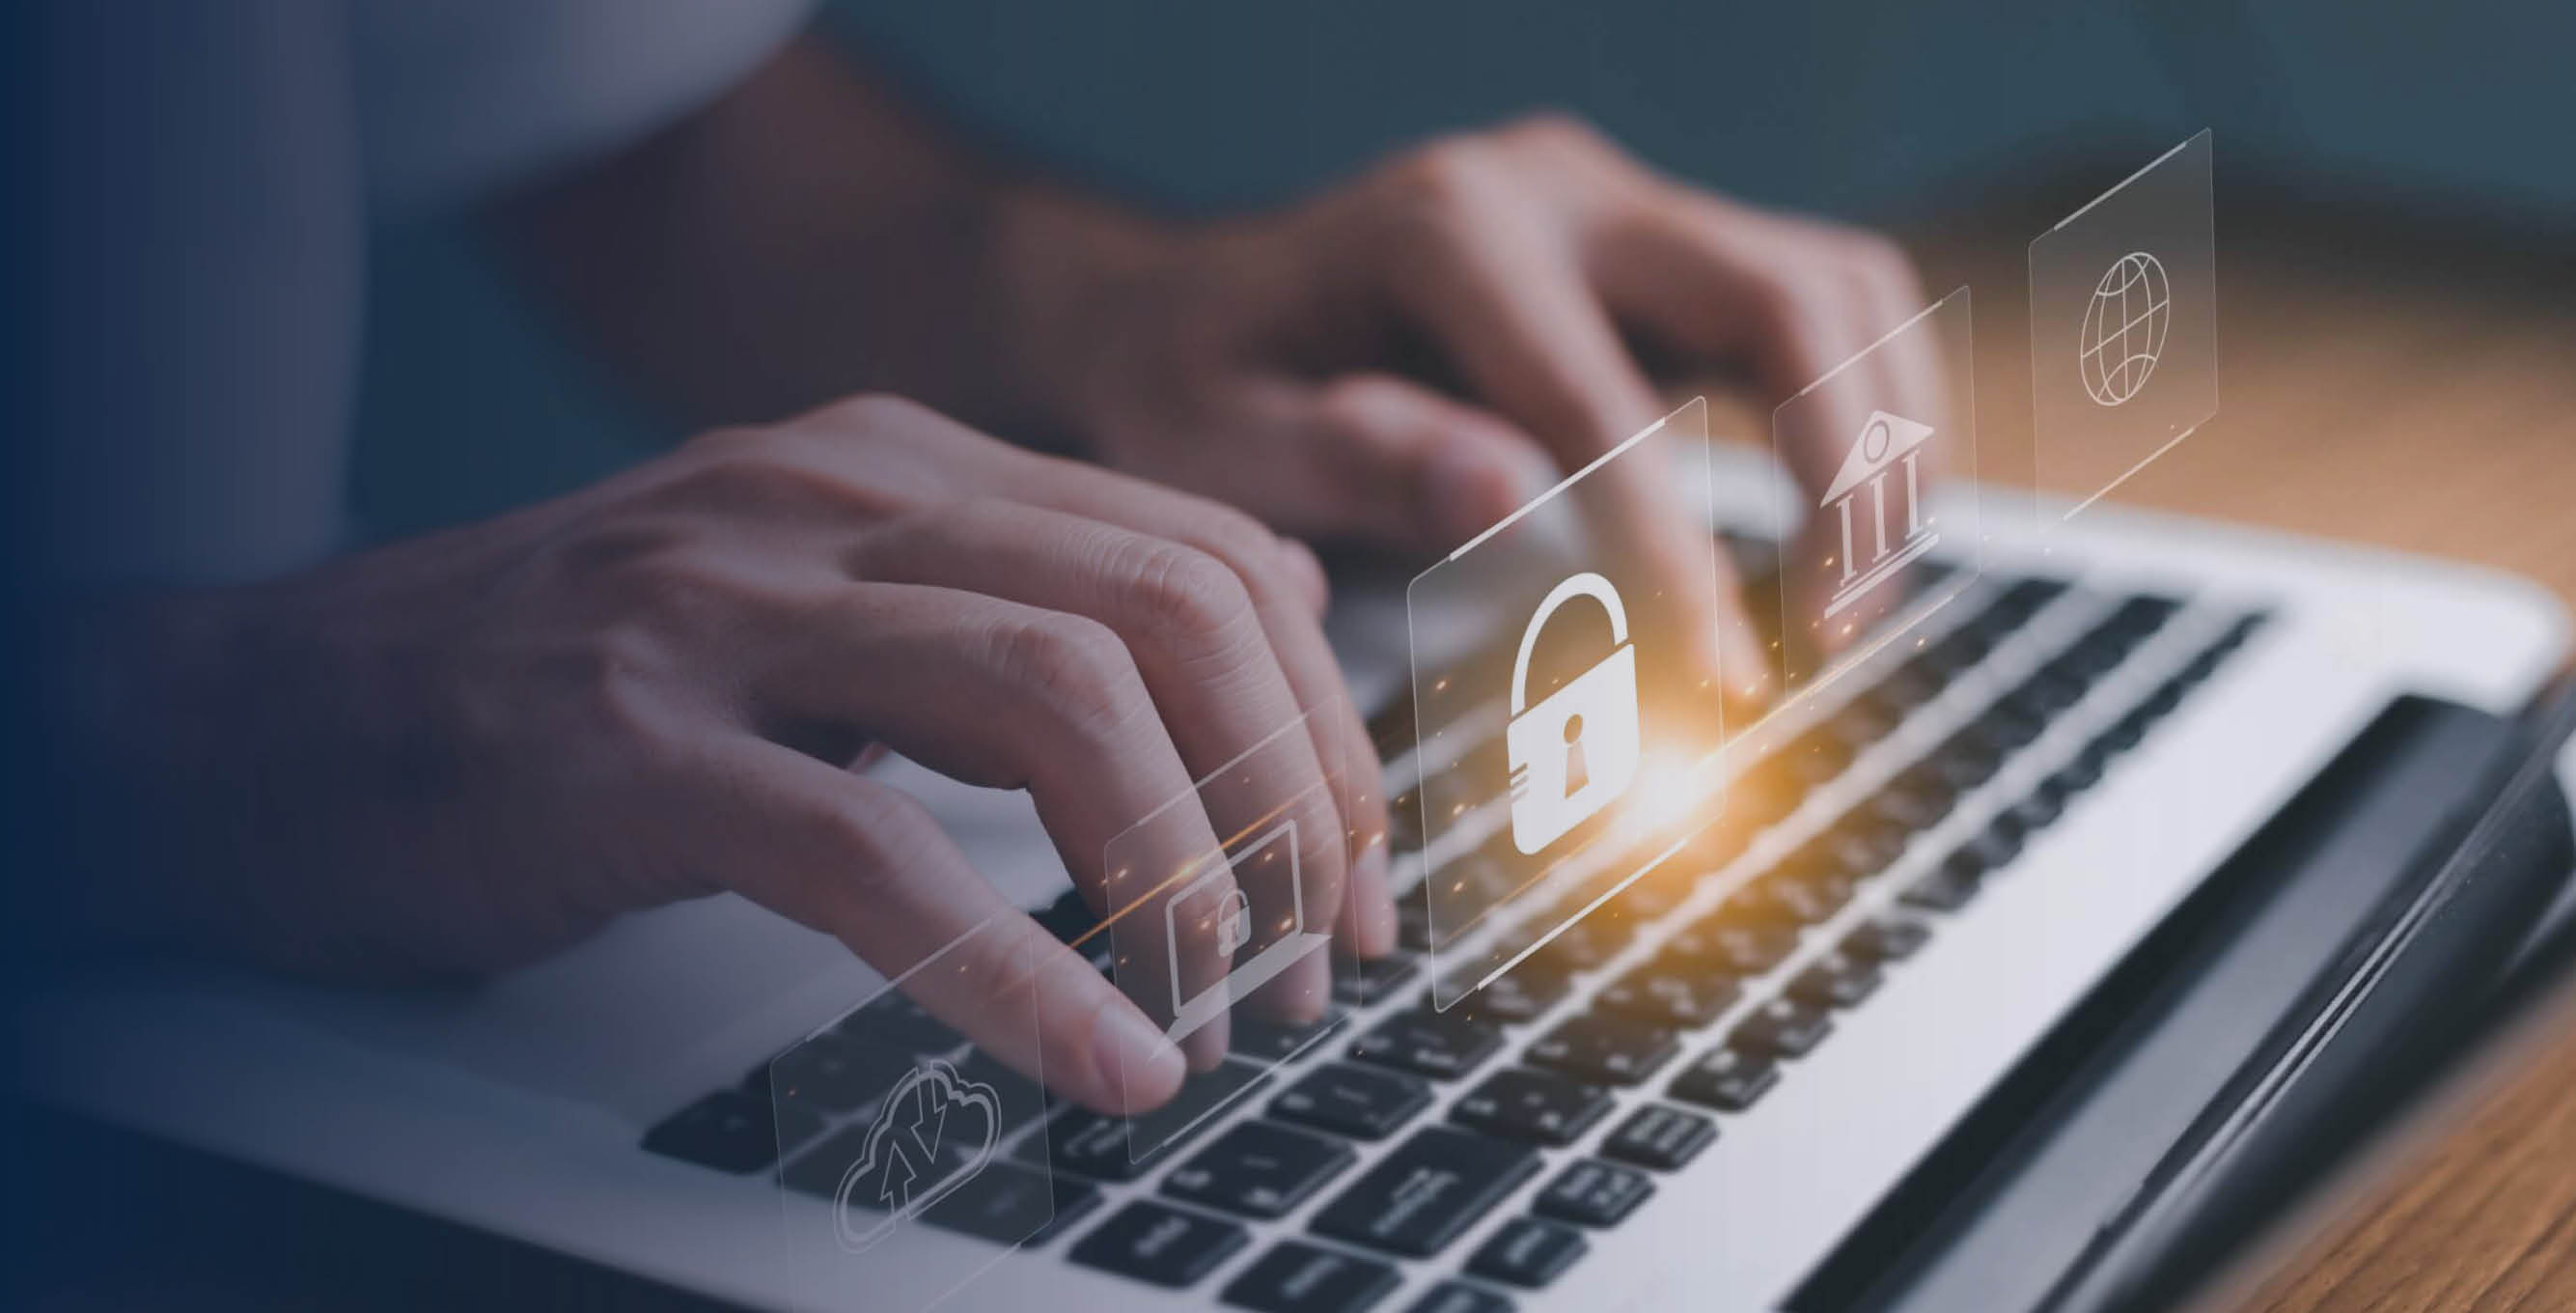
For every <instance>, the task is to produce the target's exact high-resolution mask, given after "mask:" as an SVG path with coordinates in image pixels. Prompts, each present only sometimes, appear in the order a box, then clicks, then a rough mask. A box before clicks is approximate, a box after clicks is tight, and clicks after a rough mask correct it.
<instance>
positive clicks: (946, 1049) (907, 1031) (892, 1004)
mask: <svg viewBox="0 0 2576 1313" xmlns="http://www.w3.org/2000/svg"><path fill="white" fill-rule="evenodd" d="M833 1029H834V1030H836V1031H838V1032H840V1034H841V1035H842V1036H843V1037H845V1038H848V1039H852V1040H857V1041H859V1042H861V1043H864V1044H872V1045H875V1046H877V1047H879V1048H885V1049H894V1050H897V1051H899V1052H903V1053H910V1054H915V1055H918V1056H921V1057H939V1056H944V1055H946V1054H951V1053H955V1052H956V1051H957V1050H959V1049H962V1048H964V1047H966V1037H965V1036H963V1035H960V1034H958V1033H957V1032H956V1031H955V1030H954V1029H952V1028H950V1026H949V1025H948V1023H947V1022H944V1021H941V1020H940V1019H939V1018H937V1017H934V1016H932V1015H930V1013H929V1011H928V1010H927V1009H925V1008H923V1007H922V1006H921V1005H920V1004H918V1003H915V1002H913V1001H912V999H911V998H910V997H909V996H907V995H903V994H895V993H888V994H884V995H881V996H879V997H878V998H876V999H874V1000H872V1001H870V1002H869V1003H868V1005H867V1006H866V1007H863V1008H860V1009H858V1010H857V1011H855V1012H852V1013H851V1014H850V1015H848V1016H846V1017H843V1018H841V1020H840V1022H839V1023H838V1024H836V1025H835V1026H834V1027H833Z"/></svg>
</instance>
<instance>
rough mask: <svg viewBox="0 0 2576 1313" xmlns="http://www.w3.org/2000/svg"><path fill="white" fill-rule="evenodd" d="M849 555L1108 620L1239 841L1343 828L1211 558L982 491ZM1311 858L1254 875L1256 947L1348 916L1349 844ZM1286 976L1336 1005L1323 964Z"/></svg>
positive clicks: (891, 573) (1261, 634)
mask: <svg viewBox="0 0 2576 1313" xmlns="http://www.w3.org/2000/svg"><path fill="white" fill-rule="evenodd" d="M852 565H853V566H854V568H855V569H856V570H857V571H858V572H859V573H860V574H861V575H862V576H863V577H865V578H869V579H873V580H880V581H885V582H894V583H914V584H929V585H933V586H937V587H942V588H955V589H962V590H964V591H967V592H972V593H980V594H984V595H987V596H992V597H1000V598H1005V599H1008V600H1011V601H1016V602H1023V603H1027V604H1029V605H1032V606H1038V607H1043V608H1046V609H1048V610H1051V611H1063V612H1070V613H1072V614H1075V615H1083V616H1089V617H1092V618H1094V619H1096V620H1099V621H1100V622H1102V623H1103V624H1106V625H1108V626H1109V628H1110V629H1111V630H1112V631H1113V632H1115V633H1116V634H1117V635H1118V637H1119V638H1120V639H1121V640H1122V641H1124V642H1125V643H1126V645H1127V650H1128V651H1129V653H1131V654H1132V655H1133V657H1134V659H1135V662H1136V666H1137V669H1138V671H1139V672H1140V673H1141V674H1142V675H1143V677H1144V680H1145V686H1146V689H1147V690H1148V691H1149V692H1150V693H1151V695H1152V697H1153V700H1154V705H1155V708H1156V710H1157V711H1158V712H1159V713H1160V715H1161V717H1162V722H1163V725H1164V726H1165V728H1166V730H1167V732H1168V733H1169V734H1170V736H1171V740H1172V743H1173V745H1174V746H1175V747H1177V748H1178V749H1179V750H1180V754H1181V759H1182V761H1183V762H1184V763H1185V764H1186V765H1187V767H1188V769H1189V771H1190V773H1191V774H1192V775H1194V776H1197V777H1199V778H1200V780H1201V784H1200V785H1199V786H1198V789H1197V790H1196V796H1198V797H1200V798H1201V799H1202V800H1204V801H1205V802H1206V803H1207V804H1208V805H1207V811H1208V814H1209V818H1210V819H1211V820H1212V821H1214V822H1215V823H1216V826H1217V834H1218V837H1219V839H1220V840H1222V841H1223V842H1224V843H1225V844H1226V846H1227V848H1228V849H1229V850H1230V851H1231V850H1237V849H1239V848H1241V846H1242V845H1243V844H1245V843H1246V842H1247V841H1250V840H1252V839H1254V838H1255V837H1257V836H1258V835H1259V834H1261V833H1262V832H1264V831H1265V830H1267V829H1269V828H1270V827H1271V826H1273V825H1275V824H1277V823H1279V822H1281V821H1290V822H1295V823H1297V824H1299V825H1300V826H1301V829H1300V830H1299V831H1298V833H1299V835H1300V837H1301V838H1307V837H1321V836H1331V837H1332V838H1333V839H1335V840H1338V839H1339V838H1340V835H1341V828H1342V827H1341V821H1340V815H1339V811H1338V809H1337V806H1336V804H1335V800H1334V799H1333V797H1332V795H1331V792H1330V781H1329V780H1327V778H1326V777H1325V773H1324V770H1323V767H1322V765H1321V763H1320V762H1318V760H1317V759H1316V756H1315V748H1314V744H1313V743H1312V741H1311V740H1310V739H1309V738H1308V736H1307V735H1305V734H1303V733H1297V734H1291V735H1287V736H1284V737H1283V736H1281V734H1280V730H1281V729H1282V727H1284V726H1290V725H1293V724H1294V723H1295V722H1296V721H1297V719H1298V707H1297V697H1296V693H1295V691H1294V690H1293V689H1292V688H1291V687H1290V685H1289V683H1288V679H1287V676H1286V675H1285V674H1284V673H1283V672H1282V670H1281V668H1280V664H1279V660H1278V658H1277V656H1276V655H1275V654H1274V653H1273V651H1272V650H1271V646H1270V640H1269V637H1268V635H1267V634H1266V633H1265V631H1264V630H1263V629H1262V627H1261V623H1260V620H1259V618H1258V616H1257V615H1256V614H1255V612H1254V610H1253V606H1252V600H1251V596H1250V592H1249V590H1248V589H1247V588H1246V587H1245V586H1244V584H1243V582H1242V580H1241V579H1239V578H1238V577H1237V576H1236V575H1235V574H1234V572H1233V570H1232V569H1230V568H1229V567H1228V566H1227V565H1226V564H1225V563H1224V562H1222V561H1220V560H1218V559H1217V558H1215V557H1214V556H1211V555H1209V554H1207V553H1205V552H1202V551H1200V550H1198V549H1196V548H1194V547H1190V546H1187V545H1185V544H1182V543H1177V542H1173V541H1171V540H1169V539H1163V538H1156V537H1153V536H1151V535H1148V534H1144V533H1140V532H1137V531H1136V530H1133V529H1128V528H1125V527H1122V526H1119V525H1114V524H1109V523H1107V522H1104V521H1100V520H1093V519H1088V518H1086V517H1083V516H1079V515H1073V514H1070V513H1067V512H1064V511H1057V510H1050V509H1047V508H1044V507H1037V506H1027V505H1021V504H1019V503H1015V502H1004V501H998V500H981V501H973V502H967V503H964V504H961V505H956V506H949V507H943V508H941V509H940V510H938V511H937V512H935V513H932V514H927V515H916V516H908V517H905V518H903V519H900V520H897V521H895V522H893V523H891V524H889V525H888V526H886V527H885V528H883V529H881V530H877V531H874V532H871V533H870V534H869V535H868V536H867V538H866V539H865V541H864V543H863V545H862V546H861V547H860V548H859V549H858V550H857V551H856V552H855V553H854V554H853V559H852ZM1220 772H1222V777H1221V778H1219V777H1218V776H1219V773H1220ZM1138 819H1142V817H1141V816H1140V817H1139V818H1138ZM1302 856H1303V860H1300V861H1299V862H1297V863H1295V864H1294V866H1293V868H1292V867H1290V866H1288V865H1286V864H1281V863H1276V862H1275V861H1268V859H1265V863H1266V864H1265V865H1262V866H1259V867H1256V868H1255V870H1256V872H1258V874H1256V875H1254V876H1252V877H1251V878H1247V879H1245V880H1244V881H1243V886H1244V888H1245V891H1246V892H1247V893H1248V894H1249V895H1250V897H1251V910H1252V913H1253V918H1254V922H1255V924H1257V925H1259V926H1261V927H1262V928H1263V933H1262V934H1261V936H1260V937H1259V938H1257V939H1256V940H1255V943H1256V944H1263V945H1266V944H1267V943H1268V942H1269V941H1270V940H1272V939H1275V938H1277V937H1278V936H1279V935H1280V934H1294V933H1302V932H1306V931H1308V930H1310V929H1320V928H1324V927H1329V926H1331V925H1332V924H1333V923H1334V919H1335V917H1336V916H1337V915H1338V913H1339V912H1340V909H1341V903H1342V897H1343V889H1344V885H1345V883H1346V871H1345V867H1346V866H1347V864H1348V863H1347V858H1346V856H1345V853H1344V850H1343V849H1342V846H1341V845H1340V844H1339V843H1337V842H1336V843H1331V844H1324V845H1320V846H1314V847H1310V848H1309V849H1307V850H1306V851H1305V852H1304V853H1303V854H1302ZM1263 875H1268V876H1269V877H1270V878H1261V877H1262V876H1263ZM1301 922H1302V924H1301ZM1282 927H1284V928H1282ZM1289 971H1290V973H1291V974H1290V978H1289V980H1288V982H1287V983H1286V984H1285V985H1284V986H1283V988H1282V990H1281V991H1279V992H1278V993H1276V994H1274V995H1273V1001H1274V1002H1279V1003H1282V1004H1283V1005H1287V1004H1289V1003H1291V1002H1293V1005H1294V1006H1295V1008H1296V1011H1295V1012H1294V1013H1292V1014H1291V1017H1290V1019H1292V1020H1295V1021H1298V1022H1301V1023H1302V1022H1305V1021H1310V1020H1313V1019H1314V1017H1315V1016H1318V1015H1321V1013H1322V1010H1323V1006H1324V998H1323V996H1324V992H1325V991H1324V985H1325V984H1326V983H1327V982H1326V977H1325V963H1324V959H1323V958H1322V957H1321V956H1320V955H1314V954H1309V955H1306V956H1303V957H1300V958H1298V959H1297V960H1296V961H1295V962H1294V963H1293V964H1292V965H1291V967H1290V968H1289Z"/></svg>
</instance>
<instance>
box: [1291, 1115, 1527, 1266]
mask: <svg viewBox="0 0 2576 1313" xmlns="http://www.w3.org/2000/svg"><path fill="white" fill-rule="evenodd" d="M1538 1169H1539V1155H1538V1151H1537V1150H1535V1149H1532V1148H1529V1147H1528V1146H1526V1145H1520V1144H1513V1143H1510V1142H1507V1141H1503V1140H1497V1139H1494V1138H1492V1137H1490V1136H1484V1135H1478V1134H1475V1133H1474V1132H1472V1131H1460V1130H1452V1129H1450V1128H1449V1127H1445V1126H1431V1127H1425V1128H1424V1129H1422V1130H1419V1131H1416V1132H1414V1134H1413V1138H1412V1139H1409V1140H1406V1141H1405V1142H1404V1143H1403V1144H1402V1145H1400V1146H1398V1147H1397V1148H1396V1151H1395V1152H1394V1153H1392V1154H1389V1155H1388V1156H1386V1157H1385V1158H1382V1159H1380V1160H1378V1163H1377V1165H1376V1166H1374V1167H1372V1168H1370V1169H1369V1170H1368V1172H1367V1174H1366V1175H1363V1176H1361V1177H1360V1178H1359V1179H1358V1180H1356V1181H1353V1182H1352V1183H1351V1184H1350V1187H1349V1188H1348V1189H1345V1190H1343V1191H1342V1193H1341V1194H1340V1195H1338V1196H1336V1197H1335V1198H1334V1200H1333V1201H1332V1202H1331V1203H1329V1204H1326V1205H1324V1208H1323V1211H1321V1212H1319V1213H1317V1214H1315V1231H1316V1232H1317V1233H1318V1234H1320V1235H1326V1236H1331V1237H1332V1238H1334V1239H1336V1240H1347V1241H1349V1242H1351V1243H1352V1244H1358V1245H1367V1246H1369V1247H1370V1248H1372V1249H1383V1250H1386V1251H1388V1252H1389V1253H1395V1254H1403V1255H1407V1256H1409V1257H1414V1258H1428V1257H1430V1256H1431V1255H1432V1254H1435V1253H1438V1252H1439V1251H1440V1248H1441V1247H1442V1246H1444V1245H1446V1244H1448V1243H1449V1242H1450V1241H1452V1240H1455V1239H1457V1238H1458V1235H1459V1233H1460V1232H1462V1231H1465V1230H1466V1229H1467V1228H1468V1227H1470V1226H1472V1225H1474V1224H1475V1221H1476V1219H1477V1218H1479V1217H1482V1216H1484V1215H1485V1213H1486V1212H1488V1211H1489V1210H1491V1209H1492V1208H1493V1207H1494V1205H1496V1204H1498V1203H1501V1202H1502V1201H1503V1197H1504V1196H1506V1195H1508V1194H1510V1193H1511V1192H1512V1191H1513V1189H1515V1188H1516V1187H1518V1186H1519V1185H1520V1184H1521V1183H1522V1182H1523V1181H1526V1180H1528V1179H1529V1178H1530V1177H1531V1176H1532V1175H1534V1174H1535V1173H1537V1171H1538Z"/></svg>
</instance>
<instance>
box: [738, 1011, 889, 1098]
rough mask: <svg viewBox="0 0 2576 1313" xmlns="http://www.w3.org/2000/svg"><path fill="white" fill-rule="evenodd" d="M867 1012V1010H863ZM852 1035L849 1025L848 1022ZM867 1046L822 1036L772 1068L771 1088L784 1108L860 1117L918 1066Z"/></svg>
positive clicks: (870, 1043)
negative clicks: (859, 1111)
mask: <svg viewBox="0 0 2576 1313" xmlns="http://www.w3.org/2000/svg"><path fill="white" fill-rule="evenodd" d="M861 1010H862V1011H865V1010H866V1009H861ZM842 1025H843V1031H844V1033H846V1032H847V1027H848V1023H847V1022H844V1023H842ZM868 1033H869V1034H870V1038H869V1039H867V1040H855V1039H844V1038H842V1036H841V1035H838V1034H830V1033H826V1034H821V1035H816V1036H814V1037H813V1038H812V1039H809V1040H806V1041H805V1042H804V1043H802V1044H799V1045H797V1046H796V1047H794V1048H792V1049H789V1050H788V1051H787V1052H785V1053H782V1054H780V1055H779V1056H778V1059H777V1060H776V1061H775V1062H772V1063H770V1064H769V1067H768V1069H767V1070H768V1073H769V1083H770V1086H771V1088H773V1089H774V1090H776V1091H777V1102H778V1103H779V1104H781V1105H783V1106H789V1107H802V1108H809V1109H830V1110H832V1111H834V1112H856V1111H858V1110H859V1109H862V1108H869V1107H874V1106H875V1105H876V1103H877V1101H878V1100H880V1099H883V1098H884V1097H885V1096H886V1095H887V1094H889V1093H891V1092H892V1091H893V1090H894V1087H895V1086H897V1085H900V1084H902V1083H903V1080H904V1078H905V1077H907V1076H910V1075H911V1074H912V1073H913V1070H914V1068H915V1067H916V1066H918V1065H919V1064H918V1063H917V1061H916V1060H915V1059H914V1057H913V1055H912V1054H911V1053H909V1052H903V1051H899V1050H896V1049H893V1048H889V1047H886V1046H885V1045H883V1044H880V1043H877V1042H875V1039H874V1032H868Z"/></svg>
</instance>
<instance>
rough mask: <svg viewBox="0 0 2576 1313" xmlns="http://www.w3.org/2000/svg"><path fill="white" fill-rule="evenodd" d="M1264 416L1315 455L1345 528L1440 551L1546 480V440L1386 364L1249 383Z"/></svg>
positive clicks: (1551, 471) (1550, 468)
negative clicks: (1378, 369)
mask: <svg viewBox="0 0 2576 1313" xmlns="http://www.w3.org/2000/svg"><path fill="white" fill-rule="evenodd" d="M1255 387H1256V388H1258V390H1259V391H1258V395H1257V396H1256V397H1255V398H1254V399H1253V404H1252V409H1253V410H1254V411H1255V413H1256V414H1257V415H1258V416H1260V417H1261V420H1262V421H1264V422H1263V424H1262V426H1263V427H1266V428H1270V429H1272V430H1274V431H1277V432H1280V433H1282V434H1284V435H1286V437H1287V440H1288V445H1290V446H1291V447H1292V448H1293V449H1294V450H1296V451H1298V452H1300V453H1302V454H1303V455H1304V457H1305V458H1306V459H1308V460H1310V461H1312V462H1314V463H1315V464H1316V465H1318V466H1320V467H1321V473H1320V477H1318V478H1317V479H1315V480H1314V483H1315V485H1316V486H1317V487H1318V488H1319V489H1326V490H1329V493H1328V494H1327V495H1329V496H1330V497H1331V498H1332V500H1333V501H1334V502H1335V508H1334V511H1335V515H1336V516H1337V518H1336V520H1335V521H1334V522H1335V523H1337V524H1339V525H1340V526H1341V527H1342V529H1343V531H1344V532H1348V533H1353V534H1358V535H1363V536H1366V537H1369V538H1372V539H1375V540H1376V541H1379V542H1385V543H1392V544H1396V545H1398V546H1402V547H1406V548H1410V549H1413V550H1417V551H1426V552H1445V551H1448V550H1449V549H1451V548H1453V547H1456V546H1457V545H1458V544H1459V543H1462V542H1465V541H1467V540H1468V539H1470V538H1473V537H1475V536H1476V535H1477V534H1479V533H1482V532H1483V531H1484V530H1485V529H1486V527H1487V526H1489V525H1492V524H1493V523H1494V522H1495V521H1497V520H1500V519H1502V518H1503V517H1504V516H1506V515H1509V514H1511V513H1512V511H1513V510H1514V509H1516V508H1518V507H1519V506H1520V505H1521V504H1522V503H1523V502H1526V501H1528V500H1529V499H1530V498H1532V497H1535V496H1537V495H1538V494H1539V493H1541V492H1544V491H1546V490H1547V487H1548V485H1550V484H1552V483H1554V482H1556V474H1555V464H1554V461H1553V459H1552V458H1551V457H1550V456H1549V455H1548V453H1547V452H1546V450H1545V449H1543V448H1541V447H1540V446H1539V445H1538V443H1537V442H1535V441H1533V440H1532V439H1531V438H1530V437H1529V436H1528V435H1527V434H1524V433H1522V432H1521V431H1520V430H1518V429H1516V428H1514V427H1512V425H1511V424H1510V422H1508V421H1506V420H1504V419H1503V418H1502V417H1501V416H1499V415H1496V414H1494V413H1493V412H1492V411H1489V410H1486V409H1484V408H1483V407H1481V406H1472V405H1468V404H1466V403H1464V402H1461V401H1457V400H1454V399H1452V398H1449V397H1446V396H1443V395H1441V394H1440V393H1438V392H1436V391H1433V390H1432V389H1430V388H1427V387H1424V386H1422V385H1420V384H1418V383H1414V382H1412V381H1411V380H1408V379H1403V378H1398V377H1395V376H1394V375H1391V374H1352V375H1348V376H1345V377H1342V378H1338V379H1334V380H1332V381H1330V382H1327V383H1324V384H1322V385H1320V386H1318V385H1315V384H1313V383H1309V382H1306V381H1304V380H1290V379H1279V380H1273V381H1268V382H1265V383H1262V384H1257V385H1255Z"/></svg>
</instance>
